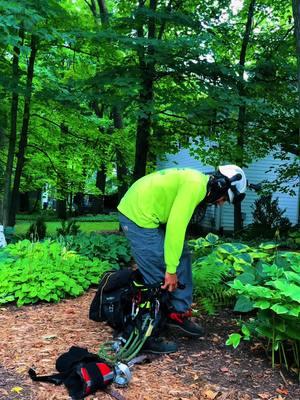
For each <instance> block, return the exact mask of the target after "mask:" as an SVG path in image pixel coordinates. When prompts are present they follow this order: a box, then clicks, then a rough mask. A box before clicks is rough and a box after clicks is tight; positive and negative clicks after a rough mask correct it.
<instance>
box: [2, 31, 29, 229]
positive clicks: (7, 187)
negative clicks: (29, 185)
mask: <svg viewBox="0 0 300 400" xmlns="http://www.w3.org/2000/svg"><path fill="white" fill-rule="evenodd" d="M19 37H20V45H21V44H23V41H24V29H23V28H20V30H19ZM19 57H20V47H19V46H15V47H14V50H13V63H12V82H13V92H12V100H11V110H10V118H11V122H10V135H9V143H8V153H7V161H6V168H5V178H4V191H3V206H2V209H3V225H4V226H7V225H9V208H10V204H11V182H12V175H13V165H14V158H15V150H16V142H17V120H18V104H19V94H18V87H19V78H20V70H19Z"/></svg>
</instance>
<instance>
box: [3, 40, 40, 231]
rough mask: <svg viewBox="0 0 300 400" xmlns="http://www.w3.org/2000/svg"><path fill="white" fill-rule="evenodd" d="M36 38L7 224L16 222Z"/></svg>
mask: <svg viewBox="0 0 300 400" xmlns="http://www.w3.org/2000/svg"><path fill="white" fill-rule="evenodd" d="M37 45H38V38H37V36H35V35H32V36H31V43H30V48H31V53H30V57H29V64H28V70H27V82H26V92H25V99H24V112H23V122H22V129H21V137H20V142H19V149H18V154H17V166H16V172H15V179H14V186H13V190H12V197H11V205H10V209H9V220H8V224H9V226H14V225H15V223H16V212H17V201H18V194H19V188H20V182H21V176H22V172H23V167H24V163H25V151H26V147H27V140H28V127H29V120H30V102H31V95H32V81H33V73H34V62H35V57H36V53H37Z"/></svg>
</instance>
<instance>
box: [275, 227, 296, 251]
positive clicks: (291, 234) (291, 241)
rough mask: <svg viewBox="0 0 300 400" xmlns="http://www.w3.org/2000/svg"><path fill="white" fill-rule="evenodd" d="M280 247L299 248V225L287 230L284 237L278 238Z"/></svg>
mask: <svg viewBox="0 0 300 400" xmlns="http://www.w3.org/2000/svg"><path fill="white" fill-rule="evenodd" d="M279 244H280V247H284V248H290V249H292V250H300V228H299V225H298V226H296V227H295V228H293V229H291V230H290V231H288V233H287V235H286V238H284V239H280V242H279Z"/></svg>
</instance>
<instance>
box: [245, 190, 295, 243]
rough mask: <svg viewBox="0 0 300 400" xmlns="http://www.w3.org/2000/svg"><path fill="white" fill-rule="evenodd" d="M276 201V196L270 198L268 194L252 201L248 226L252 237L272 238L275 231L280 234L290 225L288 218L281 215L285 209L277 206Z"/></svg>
mask: <svg viewBox="0 0 300 400" xmlns="http://www.w3.org/2000/svg"><path fill="white" fill-rule="evenodd" d="M278 201H279V200H278V198H277V199H274V200H272V195H271V194H270V195H265V196H261V197H260V198H259V199H257V200H256V201H255V202H254V205H253V206H252V208H253V213H252V215H253V223H252V224H251V228H250V229H251V234H252V235H253V237H260V236H263V237H265V238H273V237H274V236H275V233H276V231H278V232H279V233H280V234H282V233H284V232H286V231H287V230H288V229H289V228H290V227H291V223H290V221H289V220H288V218H286V217H284V216H283V215H284V213H285V210H281V209H280V208H279V204H278Z"/></svg>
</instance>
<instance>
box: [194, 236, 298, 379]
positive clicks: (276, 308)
mask: <svg viewBox="0 0 300 400" xmlns="http://www.w3.org/2000/svg"><path fill="white" fill-rule="evenodd" d="M190 246H191V247H192V248H193V250H194V261H193V278H194V286H195V299H196V301H197V303H198V305H199V307H200V309H201V311H205V312H207V313H210V314H213V313H214V312H215V311H216V310H217V309H218V308H219V307H222V306H228V305H231V304H232V305H234V303H235V305H234V311H235V312H238V313H245V316H246V318H247V315H248V318H247V319H246V322H245V323H241V333H233V334H231V335H230V336H229V338H228V340H227V342H226V344H228V345H233V346H234V347H237V346H238V345H239V343H240V341H241V340H242V339H244V340H250V338H251V337H252V338H260V339H262V340H265V343H266V345H265V347H266V353H267V354H268V355H269V354H270V356H271V359H272V366H274V365H275V363H276V362H279V363H280V364H282V365H284V366H285V367H286V368H287V369H288V368H289V369H292V370H293V371H294V372H297V374H298V375H299V378H300V254H299V253H297V252H290V251H278V249H277V247H278V245H277V244H275V243H261V244H260V245H258V246H249V245H246V244H243V243H222V242H221V241H220V239H219V238H218V236H216V235H213V234H208V235H207V236H206V237H205V238H199V239H197V240H192V241H190ZM233 301H234V302H233ZM256 311H257V313H256ZM249 313H250V314H249ZM253 313H254V314H253Z"/></svg>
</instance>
